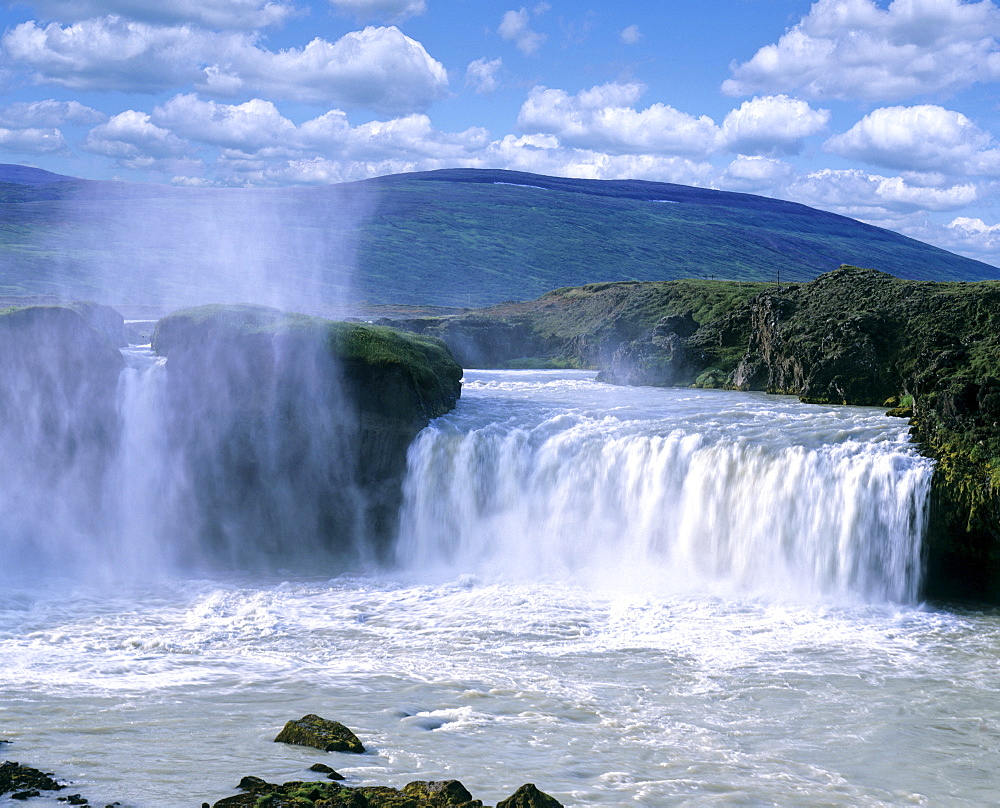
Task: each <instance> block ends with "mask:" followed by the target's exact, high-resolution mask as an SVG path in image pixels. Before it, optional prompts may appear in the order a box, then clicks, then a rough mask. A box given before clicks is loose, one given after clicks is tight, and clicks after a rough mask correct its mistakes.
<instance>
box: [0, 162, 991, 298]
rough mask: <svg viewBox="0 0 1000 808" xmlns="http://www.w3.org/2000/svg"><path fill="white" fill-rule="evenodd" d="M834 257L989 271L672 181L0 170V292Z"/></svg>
mask: <svg viewBox="0 0 1000 808" xmlns="http://www.w3.org/2000/svg"><path fill="white" fill-rule="evenodd" d="M226 263H233V264H234V266H231V267H228V271H229V272H230V274H229V275H228V276H222V275H220V268H221V267H222V266H223V265H224V264H226ZM841 264H851V265H854V266H863V267H869V268H873V269H878V270H881V271H883V272H888V273H890V274H893V275H896V276H897V277H901V278H908V279H913V280H937V281H945V280H949V281H956V280H961V281H976V280H986V279H996V278H1000V269H997V268H996V267H992V266H990V265H988V264H985V263H982V262H979V261H974V260H972V259H969V258H964V257H962V256H958V255H955V254H954V253H950V252H948V251H946V250H942V249H939V248H937V247H932V246H930V245H928V244H924V243H922V242H919V241H916V240H914V239H910V238H907V237H905V236H902V235H900V234H898V233H894V232H892V231H889V230H884V229H882V228H878V227H874V226H872V225H867V224H864V223H862V222H858V221H856V220H854V219H850V218H847V217H844V216H839V215H837V214H833V213H828V212H825V211H820V210H816V209H814V208H810V207H808V206H806V205H801V204H797V203H794V202H787V201H784V200H778V199H770V198H768V197H763V196H756V195H753V194H743V193H734V192H729V191H715V190H710V189H705V188H695V187H691V186H685V185H676V184H672V183H662V182H647V181H642V180H582V179H567V178H562V177H548V176H542V175H538V174H530V173H525V172H518V171H505V170H493V169H442V170H439V171H427V172H416V173H410V174H395V175H390V176H385V177H377V178H373V179H368V180H362V181H358V182H352V183H342V184H338V185H329V186H319V187H295V188H274V189H205V188H199V189H191V188H180V187H175V186H164V185H154V184H146V183H123V182H94V181H87V180H75V179H73V178H71V177H64V176H61V175H58V174H53V173H51V172H47V171H42V170H40V169H34V168H28V167H24V166H10V165H0V295H19V294H24V295H29V294H30V295H37V294H65V295H69V296H74V297H79V296H85V297H88V298H94V299H101V300H105V301H107V302H112V303H121V302H130V303H143V304H150V305H156V304H163V305H164V306H170V305H174V304H178V303H182V304H185V305H186V304H190V303H200V302H215V301H222V302H240V301H246V300H250V299H257V298H256V297H255V296H254V295H253V294H252V292H248V291H247V289H246V287H245V285H242V286H241V285H240V284H239V279H240V278H241V277H243V276H246V275H247V274H252V275H254V277H255V278H257V279H258V280H259V281H260V283H261V284H263V286H265V287H269V288H270V287H274V286H275V285H281V284H286V285H287V286H288V287H289V289H290V290H291V291H292V294H291V296H288V295H283V296H280V300H281V301H282V302H284V303H286V304H287V305H298V306H300V307H303V308H304V307H305V306H306V304H309V306H310V310H311V311H321V310H323V309H324V308H325V307H328V305H327V304H328V302H329V301H331V300H337V301H340V302H343V301H344V299H345V296H349V297H351V298H352V299H363V300H367V301H369V302H372V303H398V304H410V305H441V306H484V305H490V304H494V303H498V302H501V301H504V300H531V299H534V298H537V297H539V296H540V295H542V294H544V293H545V292H548V291H550V290H552V289H556V288H561V287H567V286H580V285H583V284H587V283H595V282H607V281H630V280H637V281H651V280H673V279H679V278H718V279H729V280H740V281H774V280H779V279H780V280H781V281H782V282H789V281H808V280H811V279H813V278H815V277H817V276H818V275H820V274H822V273H824V272H828V271H830V270H832V269H836V268H837V267H838V266H840V265H841ZM178 268H180V269H181V270H182V272H180V273H179V274H178ZM269 279H270V280H269ZM307 286H308V291H304V290H305V288H306V287H307ZM296 295H298V297H296ZM263 302H271V301H268V300H264V301H263Z"/></svg>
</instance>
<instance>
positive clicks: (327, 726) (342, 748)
mask: <svg viewBox="0 0 1000 808" xmlns="http://www.w3.org/2000/svg"><path fill="white" fill-rule="evenodd" d="M274 742H275V743H290V744H295V745H297V746H312V747H315V748H316V749H322V750H323V751H324V752H353V753H355V754H361V753H363V752H364V751H365V746H364V744H363V743H361V741H360V740H359V739H358V736H357V735H355V734H354V733H353V732H352V731H351V730H350V729H348V728H347V727H345V726H344V725H343V724H341V723H340V722H339V721H330V720H328V719H326V718H320V717H319V716H318V715H315V714H313V713H310V714H309V715H306V716H303V717H302V718H300V719H299V720H298V721H289V722H288V723H287V724H285V726H284V728H283V729H282V730H281V732H279V733H278V737H277V738H275V739H274Z"/></svg>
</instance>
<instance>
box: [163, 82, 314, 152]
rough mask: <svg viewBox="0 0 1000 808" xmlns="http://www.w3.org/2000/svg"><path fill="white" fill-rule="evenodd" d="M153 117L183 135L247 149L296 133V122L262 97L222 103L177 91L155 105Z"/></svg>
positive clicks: (279, 141)
mask: <svg viewBox="0 0 1000 808" xmlns="http://www.w3.org/2000/svg"><path fill="white" fill-rule="evenodd" d="M152 120H153V121H155V123H156V124H157V125H159V126H160V127H162V128H164V129H167V130H169V131H170V132H172V133H174V134H176V135H179V136H181V137H184V138H187V139H191V140H197V141H200V142H202V143H210V144H214V145H217V146H223V147H225V148H231V149H241V150H243V151H247V152H255V151H258V150H260V149H262V148H265V147H267V146H277V145H282V144H284V143H287V142H288V140H289V139H290V138H293V137H294V136H295V125H294V124H293V123H292V122H291V121H290V120H288V119H287V118H285V117H283V116H282V115H281V113H279V112H278V108H277V107H275V105H274V104H273V103H271V102H270V101H264V100H261V99H260V98H254V99H251V100H250V101H247V102H246V103H244V104H219V103H216V102H215V101H203V100H201V99H200V98H198V96H196V95H194V94H187V95H177V96H174V97H173V98H171V99H170V100H169V101H167V102H166V103H164V104H162V105H160V106H158V107H156V108H155V109H154V110H153V114H152Z"/></svg>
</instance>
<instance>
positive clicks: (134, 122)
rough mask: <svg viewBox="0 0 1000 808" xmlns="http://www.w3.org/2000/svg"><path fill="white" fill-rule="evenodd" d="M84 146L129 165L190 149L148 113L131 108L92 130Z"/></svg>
mask: <svg viewBox="0 0 1000 808" xmlns="http://www.w3.org/2000/svg"><path fill="white" fill-rule="evenodd" d="M83 148H84V149H85V150H87V151H89V152H92V153H94V154H101V155H104V156H105V157H113V158H115V159H116V160H118V161H119V162H120V163H121V164H122V165H125V166H126V167H145V166H148V165H151V164H153V163H154V162H155V161H156V160H160V159H163V158H171V157H180V156H181V155H184V154H187V153H188V152H189V151H190V146H189V145H188V144H187V143H186V142H185V141H184V140H182V139H181V138H179V137H177V136H176V135H174V134H173V133H171V132H169V131H167V130H166V129H163V128H162V127H159V126H157V125H156V124H154V123H153V122H152V120H151V119H150V116H149V115H148V114H146V113H144V112H139V111H137V110H131V109H130V110H126V111H125V112H121V113H119V114H118V115H115V116H114V117H113V118H111V119H110V120H109V121H108V122H107V123H103V124H101V125H100V126H95V127H94V128H93V129H91V130H90V134H89V135H88V136H87V140H86V141H85V142H84V144H83Z"/></svg>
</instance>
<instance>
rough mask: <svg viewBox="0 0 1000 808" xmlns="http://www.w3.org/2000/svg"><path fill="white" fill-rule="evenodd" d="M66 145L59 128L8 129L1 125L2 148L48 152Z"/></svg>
mask: <svg viewBox="0 0 1000 808" xmlns="http://www.w3.org/2000/svg"><path fill="white" fill-rule="evenodd" d="M65 147H66V141H65V139H64V138H63V135H62V132H60V131H59V130H58V129H51V128H50V129H35V128H29V129H7V128H4V127H0V149H3V150H6V151H12V152H27V153H33V154H48V153H50V152H56V151H61V150H62V149H64V148H65Z"/></svg>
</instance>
